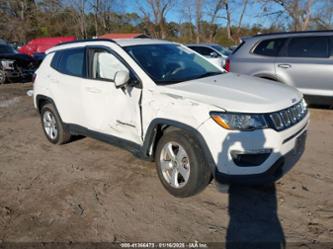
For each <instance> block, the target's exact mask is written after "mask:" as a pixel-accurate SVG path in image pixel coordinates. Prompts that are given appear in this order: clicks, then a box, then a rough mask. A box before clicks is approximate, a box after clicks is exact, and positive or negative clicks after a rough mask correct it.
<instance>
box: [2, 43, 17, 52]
mask: <svg viewBox="0 0 333 249" xmlns="http://www.w3.org/2000/svg"><path fill="white" fill-rule="evenodd" d="M12 53H15V50H14V49H13V48H12V47H11V46H9V45H0V54H12Z"/></svg>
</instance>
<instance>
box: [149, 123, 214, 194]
mask: <svg viewBox="0 0 333 249" xmlns="http://www.w3.org/2000/svg"><path fill="white" fill-rule="evenodd" d="M155 161H156V167H157V173H158V176H159V178H160V180H161V182H162V184H163V186H164V187H165V188H166V190H167V191H168V192H169V193H170V194H172V195H174V196H176V197H188V196H192V195H195V194H197V193H199V192H200V191H202V190H203V189H204V188H205V187H206V186H207V185H208V184H209V182H210V180H211V171H210V168H209V166H208V165H207V162H206V161H205V159H204V157H203V155H202V151H201V148H200V146H199V144H198V143H197V141H196V140H195V139H194V138H193V137H192V136H191V135H189V134H188V133H186V132H184V131H181V130H175V131H170V132H166V133H165V134H164V135H163V136H162V138H161V139H160V141H159V142H158V145H157V148H156V153H155Z"/></svg>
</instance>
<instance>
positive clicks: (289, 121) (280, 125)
mask: <svg viewBox="0 0 333 249" xmlns="http://www.w3.org/2000/svg"><path fill="white" fill-rule="evenodd" d="M306 114H307V107H306V103H305V101H304V100H302V101H300V102H299V103H297V104H295V105H293V106H291V107H289V108H287V109H284V110H281V111H278V112H274V113H271V114H270V115H269V118H270V120H271V122H272V123H273V124H274V128H275V129H276V130H279V131H280V130H284V129H287V128H289V127H291V126H293V125H295V124H297V123H298V122H299V121H301V120H302V119H303V118H304V117H305V116H306Z"/></svg>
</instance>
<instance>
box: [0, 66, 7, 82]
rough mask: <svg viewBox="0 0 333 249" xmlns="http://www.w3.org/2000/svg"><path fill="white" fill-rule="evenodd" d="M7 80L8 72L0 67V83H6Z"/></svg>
mask: <svg viewBox="0 0 333 249" xmlns="http://www.w3.org/2000/svg"><path fill="white" fill-rule="evenodd" d="M5 82H6V73H5V72H4V71H3V70H1V69H0V85H1V84H5Z"/></svg>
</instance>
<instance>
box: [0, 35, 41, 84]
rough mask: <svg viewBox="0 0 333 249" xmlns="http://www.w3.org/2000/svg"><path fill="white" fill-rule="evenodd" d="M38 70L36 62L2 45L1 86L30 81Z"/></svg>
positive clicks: (0, 56) (2, 43)
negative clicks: (8, 83)
mask: <svg viewBox="0 0 333 249" xmlns="http://www.w3.org/2000/svg"><path fill="white" fill-rule="evenodd" d="M36 68H37V63H36V61H35V60H34V59H33V58H32V57H30V56H28V55H25V54H19V53H17V52H16V51H15V49H14V48H13V47H12V46H10V45H9V44H6V43H4V42H1V43H0V84H3V83H6V82H14V81H21V80H23V81H29V80H31V78H32V75H33V73H34V72H35V70H36Z"/></svg>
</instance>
